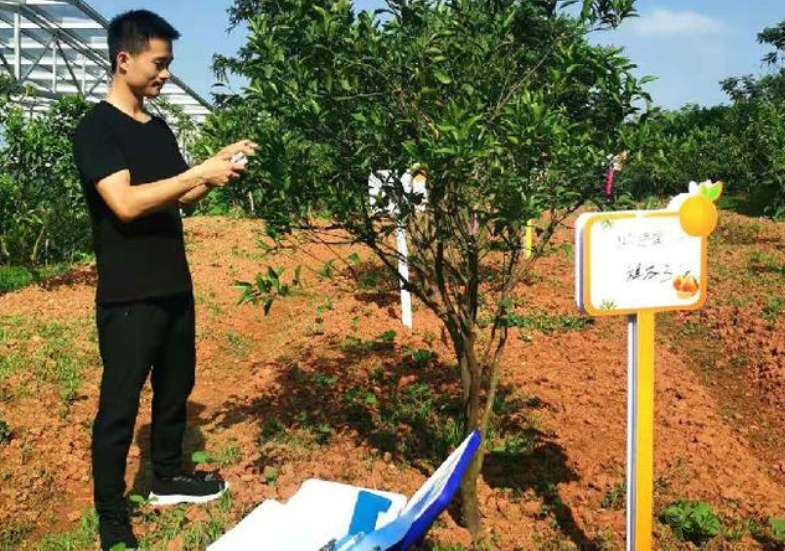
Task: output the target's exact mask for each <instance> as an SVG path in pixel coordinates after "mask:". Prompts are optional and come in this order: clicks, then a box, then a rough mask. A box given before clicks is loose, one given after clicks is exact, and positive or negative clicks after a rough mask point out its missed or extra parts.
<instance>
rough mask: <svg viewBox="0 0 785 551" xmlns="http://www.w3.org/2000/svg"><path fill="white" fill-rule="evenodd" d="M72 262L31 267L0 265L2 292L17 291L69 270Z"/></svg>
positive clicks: (0, 286)
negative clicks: (36, 267)
mask: <svg viewBox="0 0 785 551" xmlns="http://www.w3.org/2000/svg"><path fill="white" fill-rule="evenodd" d="M70 268H71V264H67V263H62V264H55V265H52V266H42V267H41V268H38V269H31V268H27V267H25V266H0V293H6V292H10V291H16V290H17V289H22V288H24V287H27V286H28V285H32V284H34V283H38V282H40V281H43V280H45V279H47V278H50V277H54V276H57V275H60V274H62V273H65V272H67V271H68V270H69V269H70Z"/></svg>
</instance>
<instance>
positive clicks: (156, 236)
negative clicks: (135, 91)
mask: <svg viewBox="0 0 785 551" xmlns="http://www.w3.org/2000/svg"><path fill="white" fill-rule="evenodd" d="M74 157H75V159H76V165H77V168H78V169H79V176H80V178H81V181H82V191H83V193H84V197H85V200H86V201H87V206H88V209H89V210H90V218H91V220H92V227H93V241H94V246H95V258H96V264H97V267H98V289H97V291H96V302H97V303H99V304H108V303H116V302H128V301H134V300H140V299H145V298H151V297H160V296H166V295H172V294H177V293H183V292H192V283H191V273H190V271H189V269H188V262H187V260H186V257H185V244H184V242H183V225H182V220H181V218H180V211H179V208H178V206H177V203H176V202H175V203H172V204H169V205H166V206H163V207H160V208H158V209H156V210H154V211H150V212H148V213H146V214H144V215H143V216H140V217H139V218H136V219H135V220H132V221H131V222H128V223H124V222H122V221H120V219H119V218H118V217H117V216H116V215H115V214H114V212H113V211H112V210H111V209H110V208H109V206H108V205H107V204H106V202H105V201H104V200H103V198H102V197H101V194H100V193H98V189H97V188H96V184H97V183H98V182H99V181H101V180H102V179H103V178H105V177H106V176H109V175H111V174H114V173H115V172H118V171H121V170H125V169H127V170H128V171H129V172H130V174H131V185H140V184H149V183H152V182H156V181H158V180H163V179H166V178H171V177H172V176H175V175H177V174H180V173H182V172H185V171H186V170H188V164H187V163H186V162H185V160H184V159H183V157H182V155H181V153H180V150H179V148H178V146H177V139H176V138H175V136H174V134H173V133H172V131H171V129H170V128H169V127H168V126H167V124H166V122H165V121H164V120H163V119H161V118H160V117H156V116H153V118H152V119H150V120H149V121H148V122H146V123H143V122H141V121H138V120H136V119H134V118H133V117H131V116H130V115H127V114H125V113H124V112H122V111H121V110H120V109H118V108H117V107H115V106H114V105H112V104H111V103H109V102H107V101H101V102H99V103H97V104H96V105H94V106H93V107H92V108H91V109H90V111H89V112H88V113H87V114H86V115H85V116H84V118H83V119H82V120H81V121H80V123H79V126H78V128H77V130H76V135H75V137H74Z"/></svg>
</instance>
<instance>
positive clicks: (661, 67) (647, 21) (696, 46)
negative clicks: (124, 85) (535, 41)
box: [88, 0, 785, 109]
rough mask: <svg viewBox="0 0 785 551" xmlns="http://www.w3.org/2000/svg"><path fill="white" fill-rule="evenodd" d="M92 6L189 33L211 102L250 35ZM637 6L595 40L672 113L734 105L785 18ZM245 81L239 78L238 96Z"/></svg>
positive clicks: (757, 5)
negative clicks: (731, 82) (772, 30)
mask: <svg viewBox="0 0 785 551" xmlns="http://www.w3.org/2000/svg"><path fill="white" fill-rule="evenodd" d="M88 1H89V3H90V4H91V5H92V6H93V7H94V8H95V9H97V10H98V11H99V12H101V13H102V14H103V15H104V16H105V17H107V18H111V17H113V16H115V15H117V14H119V13H121V12H123V11H125V10H129V9H134V8H146V9H150V10H153V11H155V12H157V13H159V14H160V15H161V16H163V17H164V18H166V19H167V20H168V21H169V22H170V23H171V24H172V25H173V26H174V27H175V28H177V29H178V30H179V31H180V32H181V34H182V38H180V40H179V41H177V43H176V45H175V57H176V59H175V62H174V65H173V70H174V72H175V74H176V75H177V76H178V77H180V78H181V79H182V80H183V81H184V82H185V83H186V84H188V85H189V86H191V87H192V88H194V89H195V90H196V91H197V92H199V93H200V94H202V95H203V96H204V97H205V98H206V99H208V100H212V96H211V95H210V92H211V90H212V85H213V84H214V83H215V81H216V79H215V77H214V75H213V73H212V70H211V68H210V66H211V61H212V56H213V54H214V53H222V54H225V55H232V54H234V53H235V52H236V51H237V49H238V48H240V46H242V44H243V43H244V42H245V39H246V36H247V30H246V29H245V28H244V27H243V28H238V29H236V30H235V31H233V32H232V33H229V34H227V28H228V26H229V17H228V14H227V9H228V8H229V6H230V5H231V4H232V2H231V0H88ZM381 5H383V2H382V1H381V0H356V1H355V6H356V8H357V9H373V8H376V7H379V6H381ZM637 7H638V13H639V17H637V18H634V19H628V20H627V21H625V23H624V24H623V25H622V26H621V28H620V29H618V30H616V31H609V32H601V33H594V34H593V35H592V37H591V40H592V41H593V42H595V43H598V44H615V45H618V46H623V47H624V48H625V52H626V55H627V57H628V58H630V60H631V61H632V62H633V63H635V64H636V65H638V69H636V73H637V74H638V75H639V76H643V75H652V76H656V77H658V80H657V81H655V82H653V83H651V84H649V85H648V86H647V90H648V91H649V92H650V93H651V94H652V97H653V100H654V102H655V103H656V104H657V105H660V106H663V107H665V108H669V109H678V108H679V107H681V106H682V105H684V104H686V103H697V104H699V105H707V106H708V105H716V104H718V103H723V102H726V101H727V97H726V96H725V94H724V93H723V92H722V89H721V88H720V84H719V82H720V81H721V80H722V79H724V78H726V77H729V76H739V75H744V74H760V73H761V72H762V71H765V67H763V66H762V64H761V58H762V57H763V56H764V54H765V53H766V52H767V49H766V48H764V47H762V46H760V45H759V44H757V41H756V38H757V34H758V32H760V31H761V30H762V29H763V28H764V27H767V26H773V25H775V24H777V23H778V22H779V21H781V20H783V19H785V0H689V1H686V0H638V3H637ZM244 84H245V82H244V81H242V80H239V79H237V78H235V79H232V81H231V85H232V88H233V89H234V90H236V91H238V92H240V91H241V90H242V86H243V85H244Z"/></svg>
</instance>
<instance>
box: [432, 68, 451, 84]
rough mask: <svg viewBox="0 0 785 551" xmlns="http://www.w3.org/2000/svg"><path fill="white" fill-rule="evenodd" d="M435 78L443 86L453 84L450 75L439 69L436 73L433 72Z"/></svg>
mask: <svg viewBox="0 0 785 551" xmlns="http://www.w3.org/2000/svg"><path fill="white" fill-rule="evenodd" d="M433 76H435V77H436V80H438V81H439V82H441V83H442V84H450V83H451V82H452V79H451V78H450V75H448V74H447V73H445V72H444V71H442V70H441V69H437V70H436V71H434V72H433Z"/></svg>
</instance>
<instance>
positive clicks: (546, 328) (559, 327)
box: [505, 312, 594, 340]
mask: <svg viewBox="0 0 785 551" xmlns="http://www.w3.org/2000/svg"><path fill="white" fill-rule="evenodd" d="M593 322H594V320H593V319H592V318H590V317H587V316H573V315H569V314H558V315H553V314H548V313H546V312H535V313H532V314H529V315H521V314H518V313H515V312H511V313H509V314H508V315H507V317H506V319H505V323H506V325H507V327H518V328H520V329H527V330H529V331H527V332H524V331H521V339H523V340H531V339H532V336H531V332H537V333H544V334H546V335H550V334H551V333H554V332H557V331H580V330H582V329H585V328H586V327H588V326H589V325H591V324H592V323H593Z"/></svg>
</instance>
